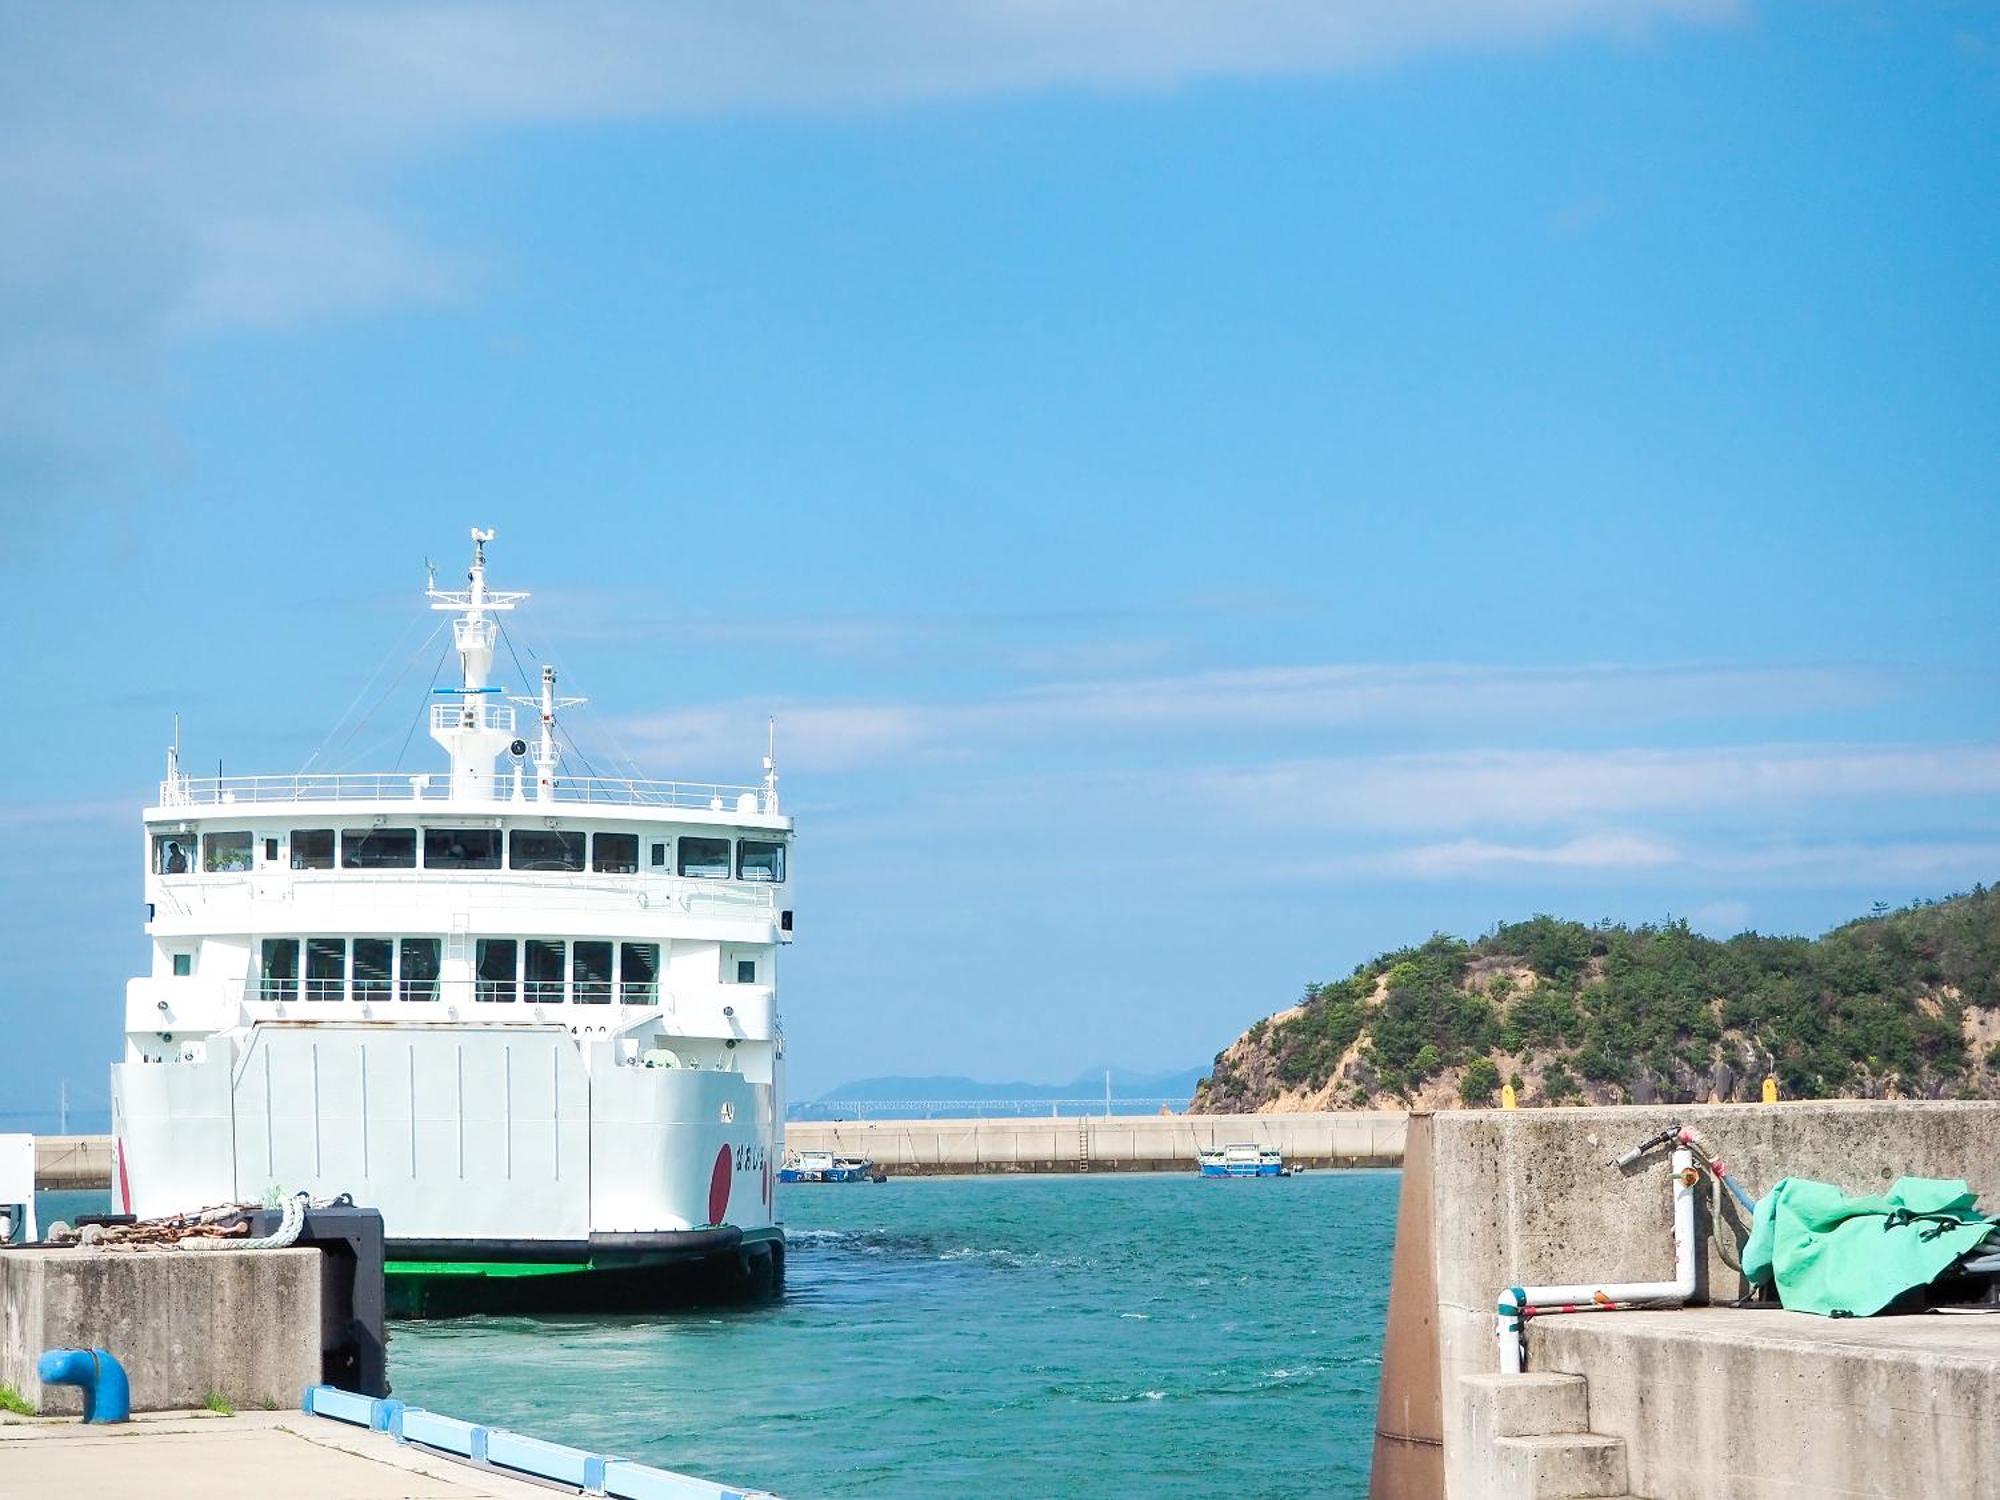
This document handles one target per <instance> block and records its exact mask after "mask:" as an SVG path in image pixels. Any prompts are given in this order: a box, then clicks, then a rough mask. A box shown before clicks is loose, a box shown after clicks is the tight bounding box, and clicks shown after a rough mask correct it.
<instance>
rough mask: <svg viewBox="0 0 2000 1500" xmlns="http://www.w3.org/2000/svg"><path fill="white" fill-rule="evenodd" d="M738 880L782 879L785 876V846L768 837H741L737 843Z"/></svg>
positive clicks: (774, 880)
mask: <svg viewBox="0 0 2000 1500" xmlns="http://www.w3.org/2000/svg"><path fill="white" fill-rule="evenodd" d="M736 878H737V879H738V880H768V881H773V882H776V881H781V880H783V879H784V878H785V846H784V845H783V844H779V843H773V842H772V841H770V840H768V839H739V840H738V841H737V844H736Z"/></svg>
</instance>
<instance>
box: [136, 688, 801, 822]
mask: <svg viewBox="0 0 2000 1500" xmlns="http://www.w3.org/2000/svg"><path fill="white" fill-rule="evenodd" d="M457 712H458V709H457V706H456V705H453V704H438V705H435V706H434V708H433V713H434V714H437V713H444V714H456V713H457ZM510 712H511V711H510ZM453 722H454V723H455V722H457V721H456V720H455V719H454V720H453ZM524 780H525V781H526V783H527V793H528V794H527V795H526V796H523V797H520V798H516V797H514V796H513V789H512V782H513V777H512V774H511V773H510V772H504V771H503V772H502V773H500V775H499V776H498V777H497V778H496V785H498V786H499V787H500V788H501V789H502V795H500V796H498V797H493V798H485V799H481V804H482V805H491V804H493V803H504V804H505V805H507V806H509V807H520V808H522V809H523V810H527V809H530V808H533V807H535V806H536V805H537V803H536V800H535V798H534V796H533V791H534V786H533V778H532V776H531V775H530V776H528V777H525V778H524ZM451 800H452V795H451V777H450V775H449V774H448V773H445V772H417V773H414V774H413V773H407V772H398V771H379V772H369V771H361V772H354V771H341V772H306V773H301V774H299V775H294V776H176V777H171V778H169V779H168V780H166V781H163V782H161V783H160V803H159V805H160V806H161V807H227V806H236V805H244V804H248V805H253V806H254V805H257V804H261V803H288V802H291V803H295V802H438V803H443V802H450V801H451ZM554 800H555V801H557V802H560V803H565V804H572V805H573V804H576V803H585V804H589V805H592V806H604V807H677V808H686V809H689V810H702V811H708V812H735V813H745V814H752V813H756V814H761V813H764V812H768V811H771V809H770V808H768V807H767V806H766V805H765V797H764V792H763V790H762V789H761V788H759V787H754V786H729V785H724V784H722V783H720V782H711V781H649V780H644V779H641V778H638V777H626V776H559V777H557V778H556V781H555V788H554Z"/></svg>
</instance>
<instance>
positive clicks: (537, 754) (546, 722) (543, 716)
mask: <svg viewBox="0 0 2000 1500" xmlns="http://www.w3.org/2000/svg"><path fill="white" fill-rule="evenodd" d="M507 701H508V702H509V703H518V704H520V705H521V706H522V707H523V708H532V709H534V710H535V712H536V714H537V715H538V716H539V718H540V720H541V726H542V727H541V732H540V734H538V735H537V736H536V737H535V746H534V749H533V750H532V751H531V752H530V753H531V754H532V755H533V756H534V760H535V800H536V801H537V802H553V801H555V800H556V767H557V765H559V764H560V763H561V761H562V751H561V749H559V748H558V747H557V745H556V710H557V709H559V708H575V707H576V706H577V704H579V703H584V702H587V701H588V700H587V699H583V698H558V697H557V696H556V669H555V668H554V667H552V666H550V665H548V664H547V663H546V662H544V663H543V664H542V696H541V697H539V698H509V699H508V700H507ZM514 800H515V801H516V802H518V801H520V800H521V778H520V773H519V771H518V770H517V771H516V772H515V776H514Z"/></svg>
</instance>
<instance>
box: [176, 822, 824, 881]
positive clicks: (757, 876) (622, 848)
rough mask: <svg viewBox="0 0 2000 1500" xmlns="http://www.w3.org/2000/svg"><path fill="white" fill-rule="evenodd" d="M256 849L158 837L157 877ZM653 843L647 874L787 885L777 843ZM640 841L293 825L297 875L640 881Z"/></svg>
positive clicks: (223, 865) (233, 839) (547, 833)
mask: <svg viewBox="0 0 2000 1500" xmlns="http://www.w3.org/2000/svg"><path fill="white" fill-rule="evenodd" d="M253 842H254V841H253V838H252V836H251V834H250V833H248V832H247V831H222V832H216V833H204V834H202V835H201V837H200V841H199V849H197V847H196V839H195V836H194V835H192V834H185V833H161V834H155V835H154V836H153V873H154V874H155V875H187V874H190V873H192V872H193V871H194V870H195V868H197V864H198V866H199V868H200V869H201V870H202V871H203V873H206V874H229V873H239V872H245V871H248V870H249V869H251V867H252V844H253ZM644 842H645V845H646V847H645V850H644V853H645V859H646V869H647V870H648V871H649V872H652V873H655V874H665V873H669V872H673V873H677V874H679V875H681V876H683V877H685V878H687V879H690V880H727V879H729V878H730V875H731V873H732V871H733V872H734V874H735V877H736V879H738V880H748V881H759V882H766V883H774V884H775V883H777V882H780V881H782V880H784V878H785V846H784V844H783V843H782V842H781V841H779V840H776V839H727V838H714V837H710V836H707V835H700V834H683V835H682V836H681V837H680V838H678V839H670V838H656V839H647V840H645V841H644ZM277 843H278V841H277V840H276V839H275V838H267V839H266V840H265V841H264V857H265V860H266V862H267V863H269V862H275V861H276V860H277V858H278V849H277ZM586 843H587V846H588V847H587V849H586ZM640 844H641V839H640V836H639V835H638V834H636V833H596V834H590V835H585V834H584V833H583V832H582V831H581V830H568V829H556V828H516V829H513V830H511V831H510V832H509V833H508V834H507V835H506V838H505V840H504V842H503V840H502V837H501V830H500V829H498V828H424V829H416V828H339V829H335V828H294V829H293V830H292V831H291V836H290V840H289V846H290V865H291V868H292V869H294V870H332V869H336V868H338V869H343V870H415V869H425V870H499V869H503V868H504V869H509V870H532V871H535V872H538V873H546V872H550V871H555V872H562V871H583V870H585V869H589V870H590V871H592V872H594V873H596V874H599V875H636V874H638V873H639V858H640V853H641V850H640ZM419 850H421V851H422V863H421V864H419V862H418V852H419ZM503 855H504V863H503Z"/></svg>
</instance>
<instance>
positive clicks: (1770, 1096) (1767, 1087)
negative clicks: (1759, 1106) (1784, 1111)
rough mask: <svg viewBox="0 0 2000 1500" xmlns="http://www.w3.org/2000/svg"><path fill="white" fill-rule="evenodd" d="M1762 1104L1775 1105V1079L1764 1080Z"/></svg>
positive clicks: (1776, 1100) (1776, 1088)
mask: <svg viewBox="0 0 2000 1500" xmlns="http://www.w3.org/2000/svg"><path fill="white" fill-rule="evenodd" d="M1764 1102H1765V1103H1766V1104H1776V1103H1777V1102H1778V1080H1777V1079H1775V1078H1769V1077H1767V1078H1766V1079H1765V1080H1764Z"/></svg>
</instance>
